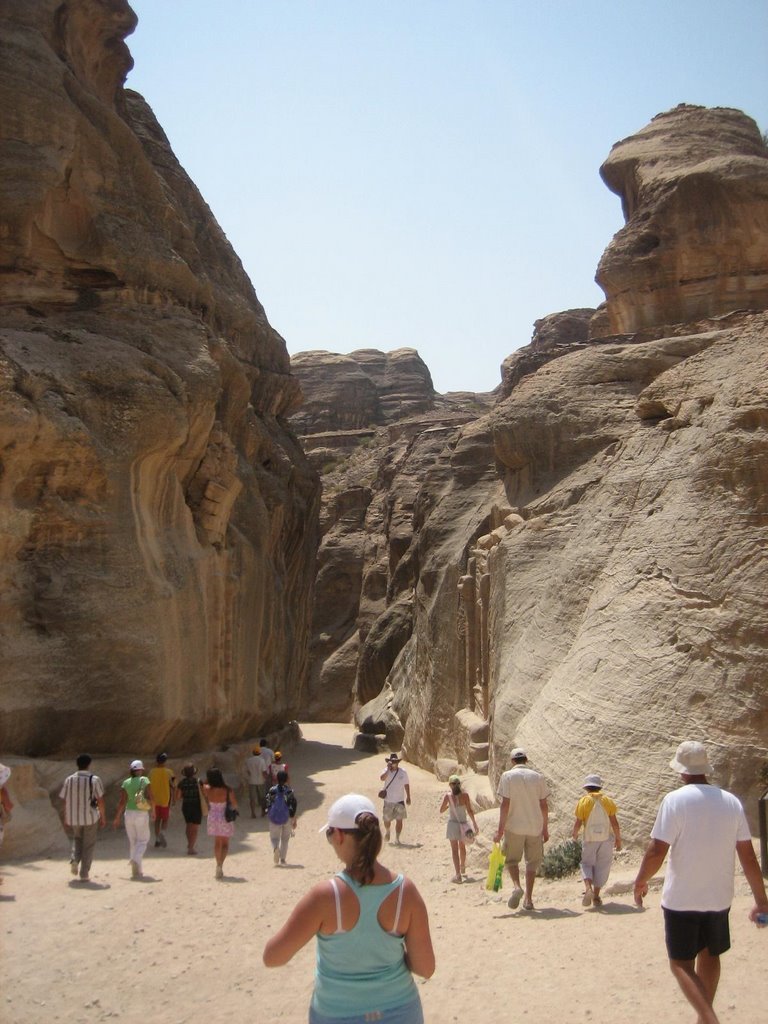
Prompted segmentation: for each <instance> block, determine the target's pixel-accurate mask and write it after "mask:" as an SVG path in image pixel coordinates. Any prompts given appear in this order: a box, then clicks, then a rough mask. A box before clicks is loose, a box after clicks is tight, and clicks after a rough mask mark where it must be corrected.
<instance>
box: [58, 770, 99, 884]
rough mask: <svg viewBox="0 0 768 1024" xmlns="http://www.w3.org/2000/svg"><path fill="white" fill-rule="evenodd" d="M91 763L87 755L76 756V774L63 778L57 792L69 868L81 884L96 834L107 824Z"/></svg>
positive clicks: (85, 876) (97, 781) (91, 860)
mask: <svg viewBox="0 0 768 1024" xmlns="http://www.w3.org/2000/svg"><path fill="white" fill-rule="evenodd" d="M91 760H92V758H91V755H90V754H79V755H78V757H77V759H76V761H75V763H76V764H77V771H76V772H74V773H73V774H72V775H68V776H67V778H66V779H65V780H64V785H63V786H62V787H61V792H60V793H59V797H60V798H61V799H62V800H63V801H64V826H65V828H66V830H67V835H68V836H69V839H70V842H71V844H72V846H71V852H70V856H69V869H70V871H71V872H72V874H73V875H77V874H78V872H79V876H80V881H81V882H87V881H89V879H90V872H91V864H92V863H93V853H94V850H95V849H96V834H97V832H98V830H99V828H104V826H105V825H106V823H107V815H106V811H105V809H104V785H103V783H102V781H101V779H100V778H99V776H98V775H94V774H93V773H92V772H90V771H89V770H88V769H89V768H90V765H91Z"/></svg>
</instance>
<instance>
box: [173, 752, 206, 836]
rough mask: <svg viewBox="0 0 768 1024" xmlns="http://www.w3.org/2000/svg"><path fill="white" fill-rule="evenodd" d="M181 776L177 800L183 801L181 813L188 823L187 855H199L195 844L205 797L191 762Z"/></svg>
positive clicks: (185, 766)
mask: <svg viewBox="0 0 768 1024" xmlns="http://www.w3.org/2000/svg"><path fill="white" fill-rule="evenodd" d="M181 775H182V778H181V780H180V781H179V784H178V786H177V788H176V799H177V800H181V813H182V814H183V815H184V821H185V822H186V823H187V828H186V832H187V854H189V855H192V854H195V853H197V850H196V849H195V843H196V842H197V832H198V829H199V828H200V823H201V822H202V820H203V813H204V811H205V806H204V800H205V797H204V796H203V792H202V789H201V787H200V780H199V779H198V777H197V769H196V768H195V766H194V765H193V764H192V762H191V761H190V762H188V763H187V764H185V765H184V767H183V768H182V769H181Z"/></svg>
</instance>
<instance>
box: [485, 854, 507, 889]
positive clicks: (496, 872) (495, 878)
mask: <svg viewBox="0 0 768 1024" xmlns="http://www.w3.org/2000/svg"><path fill="white" fill-rule="evenodd" d="M505 859H506V858H505V857H504V854H503V853H502V852H501V847H500V846H499V844H498V843H494V844H493V847H492V848H491V852H490V854H489V855H488V877H487V878H486V880H485V888H486V889H490V890H491V891H492V892H498V891H499V889H501V885H502V882H503V880H504V862H505Z"/></svg>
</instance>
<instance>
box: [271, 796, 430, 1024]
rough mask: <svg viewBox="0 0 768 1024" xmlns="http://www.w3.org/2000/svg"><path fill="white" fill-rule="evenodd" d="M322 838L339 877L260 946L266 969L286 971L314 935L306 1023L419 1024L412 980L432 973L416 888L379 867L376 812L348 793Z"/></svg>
mask: <svg viewBox="0 0 768 1024" xmlns="http://www.w3.org/2000/svg"><path fill="white" fill-rule="evenodd" d="M322 831H324V832H325V837H326V839H327V840H328V842H329V843H330V845H331V847H332V848H333V851H334V853H335V854H336V856H337V857H338V858H339V860H340V861H341V862H342V864H343V865H344V867H343V870H342V871H340V872H339V873H338V874H337V875H336V876H335V877H334V878H332V879H330V881H325V882H320V883H319V884H318V885H316V886H314V887H313V888H312V889H310V891H309V892H308V893H307V894H306V895H305V896H303V897H302V899H300V900H299V902H298V903H297V904H296V906H295V907H294V909H293V911H292V912H291V914H290V916H289V917H288V920H287V921H286V922H285V924H284V925H283V927H282V928H281V929H280V930H279V931H278V932H277V933H276V934H275V935H273V936H272V938H271V939H270V940H269V942H267V944H266V946H265V947H264V957H263V958H264V963H265V964H266V966H267V967H281V966H283V965H284V964H287V963H288V961H289V960H290V959H291V958H292V957H293V956H294V955H295V954H296V953H297V952H298V951H299V950H300V949H301V948H302V947H303V946H305V945H306V943H307V942H308V941H309V940H310V939H311V938H312V936H317V965H316V970H315V987H314V992H313V994H312V1002H311V1005H310V1010H309V1022H310V1024H363V1022H364V1021H378V1022H380V1024H423V1021H424V1015H423V1013H422V1008H421V1001H420V999H419V992H418V989H417V988H416V984H415V982H414V980H413V975H414V974H417V975H419V976H421V977H423V978H430V977H431V976H432V974H433V972H434V969H435V956H434V952H433V950H432V940H431V937H430V933H429V920H428V917H427V909H426V906H425V905H424V901H423V899H422V898H421V895H420V894H419V892H418V890H417V889H416V886H415V885H414V884H413V882H411V881H410V880H409V879H407V878H404V877H403V875H400V874H395V872H394V871H391V870H390V869H389V868H386V867H385V866H384V865H383V864H381V863H380V862H379V860H378V856H379V853H380V851H381V845H382V837H381V829H380V827H379V820H378V818H377V817H376V808H375V807H374V805H373V804H372V803H371V801H370V800H369V799H368V798H367V797H364V796H360V795H359V794H357V793H349V794H347V795H346V796H343V797H341V799H340V800H337V801H336V802H335V803H334V804H333V805H332V806H331V808H330V810H329V812H328V823H327V825H326V826H325V828H324V829H323V830H322Z"/></svg>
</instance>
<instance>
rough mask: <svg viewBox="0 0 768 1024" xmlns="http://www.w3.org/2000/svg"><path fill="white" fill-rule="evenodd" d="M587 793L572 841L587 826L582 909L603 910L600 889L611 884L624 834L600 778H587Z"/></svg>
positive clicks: (584, 841) (583, 862) (585, 784)
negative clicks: (613, 866) (612, 866)
mask: <svg viewBox="0 0 768 1024" xmlns="http://www.w3.org/2000/svg"><path fill="white" fill-rule="evenodd" d="M582 788H583V789H584V790H585V791H586V793H585V795H584V796H583V797H582V798H581V799H580V800H579V802H578V803H577V804H576V820H575V821H574V823H573V832H572V835H573V838H574V839H578V836H579V831H580V829H581V826H582V825H583V826H584V839H583V842H582V845H581V877H582V878H583V879H584V895H583V897H582V900H581V905H582V906H583V907H591V906H593V905H594V906H595V907H602V905H603V901H602V899H601V897H600V890H601V889H602V887H603V886H604V885H605V883H606V882H607V881H608V875H609V874H610V871H611V864H612V862H613V851H614V849H616V850H620V849H621V831H620V830H619V821H618V818H617V817H616V811H617V807H616V804H615V803H614V802H613V800H611V798H610V797H609V796H606V795H605V794H604V793H603V792H602V788H603V780H602V779H601V778H600V776H599V775H588V776H587V777H586V779H584V786H583V787H582Z"/></svg>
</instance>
